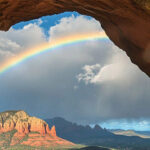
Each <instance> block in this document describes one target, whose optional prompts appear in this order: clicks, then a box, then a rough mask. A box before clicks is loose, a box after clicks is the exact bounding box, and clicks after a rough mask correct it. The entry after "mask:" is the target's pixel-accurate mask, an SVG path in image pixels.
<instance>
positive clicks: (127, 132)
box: [110, 129, 150, 138]
mask: <svg viewBox="0 0 150 150" xmlns="http://www.w3.org/2000/svg"><path fill="white" fill-rule="evenodd" d="M110 131H111V132H112V133H114V134H116V135H125V136H139V137H141V138H150V135H146V134H144V133H142V132H138V131H134V130H120V129H119V130H110ZM147 134H148V133H147Z"/></svg>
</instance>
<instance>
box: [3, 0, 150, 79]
mask: <svg viewBox="0 0 150 150" xmlns="http://www.w3.org/2000/svg"><path fill="white" fill-rule="evenodd" d="M65 11H77V12H79V13H81V14H85V15H89V16H92V17H94V18H95V19H97V20H99V21H100V23H101V25H102V27H103V29H104V30H105V31H106V33H107V35H108V36H109V38H110V39H111V40H112V41H113V42H114V43H115V44H116V45H117V46H118V47H120V48H121V49H123V50H124V51H126V53H127V54H128V56H129V57H130V58H131V60H132V62H133V63H135V64H137V65H138V66H139V67H140V68H141V70H143V71H144V72H145V73H147V75H149V76H150V52H149V51H150V3H149V1H148V0H94V1H93V0H59V1H58V0H42V1H41V0H32V1H26V0H15V1H13V0H1V1H0V30H5V31H7V30H8V29H9V28H10V27H11V26H12V25H14V24H16V23H18V22H20V21H27V20H31V19H36V18H39V17H42V16H46V15H52V14H58V13H61V12H65Z"/></svg>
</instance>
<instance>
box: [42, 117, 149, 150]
mask: <svg viewBox="0 0 150 150" xmlns="http://www.w3.org/2000/svg"><path fill="white" fill-rule="evenodd" d="M45 121H46V122H47V123H48V124H49V126H50V127H51V126H53V125H55V126H56V128H57V134H58V136H59V137H61V138H63V139H66V140H68V139H69V140H70V141H71V142H73V143H76V144H85V145H91V146H95V145H97V146H103V147H112V148H118V149H120V148H122V149H128V148H130V149H131V150H149V147H150V139H143V138H140V137H138V136H130V137H129V136H124V135H115V134H114V133H111V132H109V131H108V130H106V129H102V128H101V127H100V126H99V125H96V126H95V127H94V128H91V127H90V126H88V125H87V126H82V125H78V124H76V123H72V122H69V121H67V120H65V119H63V118H61V117H56V118H52V119H45Z"/></svg>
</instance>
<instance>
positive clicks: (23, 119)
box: [0, 110, 75, 147]
mask: <svg viewBox="0 0 150 150" xmlns="http://www.w3.org/2000/svg"><path fill="white" fill-rule="evenodd" d="M8 139H9V140H8ZM16 144H20V145H28V146H44V147H59V146H60V147H72V146H75V144H73V143H71V142H69V141H67V140H64V139H62V138H59V137H58V136H57V135H56V130H55V126H53V127H52V128H51V129H49V126H48V124H47V123H46V122H45V121H43V120H41V119H39V118H36V117H31V116H29V115H28V114H27V113H26V112H24V111H22V110H21V111H7V112H3V113H0V146H3V145H9V146H13V145H16Z"/></svg>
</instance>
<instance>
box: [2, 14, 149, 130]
mask: <svg viewBox="0 0 150 150" xmlns="http://www.w3.org/2000/svg"><path fill="white" fill-rule="evenodd" d="M100 31H101V32H104V31H103V30H102V28H101V25H100V23H99V22H98V21H96V20H95V19H94V18H91V17H88V16H83V15H80V14H78V13H76V12H66V13H63V14H59V15H53V16H47V17H42V18H39V19H36V20H33V21H28V22H22V23H19V24H16V25H14V26H13V27H12V28H11V29H10V30H9V31H7V32H3V31H0V64H1V63H2V62H3V61H5V60H7V59H10V58H12V57H15V56H16V55H17V54H18V53H20V52H23V51H25V50H27V49H29V48H31V47H37V46H38V45H40V44H42V43H45V42H51V41H53V40H56V39H58V38H63V37H65V36H71V35H74V34H86V33H92V32H100ZM149 91H150V78H149V77H148V76H147V75H146V74H145V73H143V72H142V71H141V70H140V69H139V68H138V67H137V66H136V65H134V64H133V63H132V62H131V61H130V59H129V57H128V56H127V55H126V53H125V52H124V51H122V50H120V49H119V48H118V47H117V46H115V45H114V44H113V43H112V42H111V41H110V40H91V41H85V42H83V43H77V44H74V45H68V46H65V47H60V48H57V49H55V50H53V51H49V52H46V53H43V54H41V55H37V56H36V57H32V58H31V59H28V60H27V61H25V62H23V63H21V64H19V65H17V66H15V67H13V68H11V69H9V70H8V71H7V72H5V73H3V74H1V75H0V103H1V105H0V111H1V112H2V111H6V110H20V109H23V110H25V111H27V112H28V113H29V114H30V115H34V116H37V117H40V118H43V119H46V118H53V117H57V116H59V117H63V118H65V119H67V120H69V121H73V122H77V123H79V124H91V125H92V124H100V125H101V126H102V127H105V128H109V129H112V128H115V129H118V128H121V129H135V130H149V126H150V115H149V114H150V109H149V106H150V92H149Z"/></svg>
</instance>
